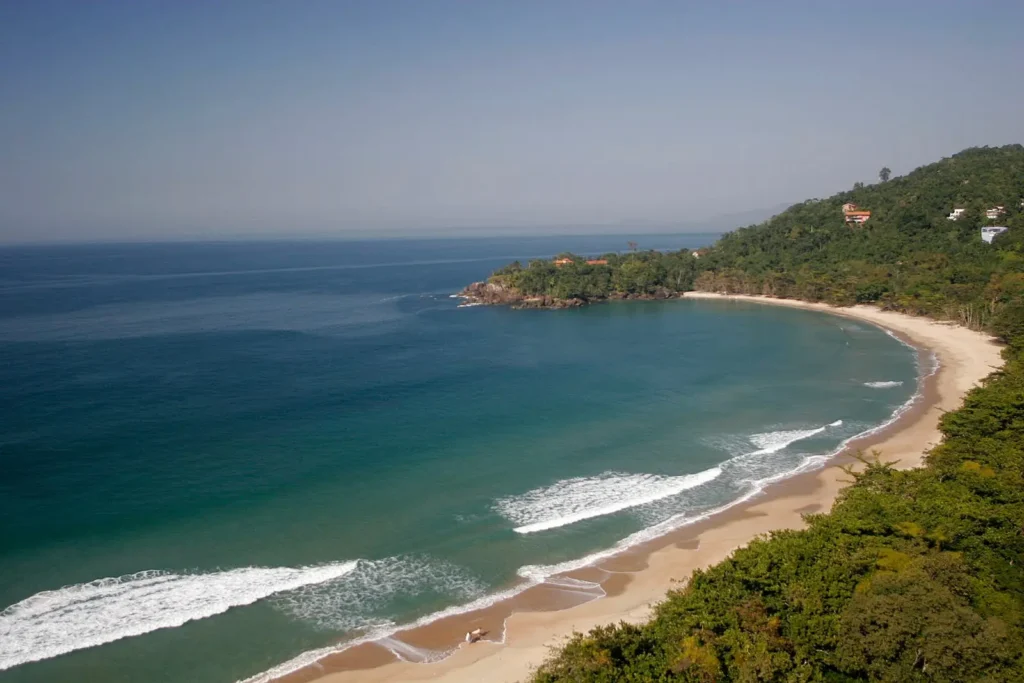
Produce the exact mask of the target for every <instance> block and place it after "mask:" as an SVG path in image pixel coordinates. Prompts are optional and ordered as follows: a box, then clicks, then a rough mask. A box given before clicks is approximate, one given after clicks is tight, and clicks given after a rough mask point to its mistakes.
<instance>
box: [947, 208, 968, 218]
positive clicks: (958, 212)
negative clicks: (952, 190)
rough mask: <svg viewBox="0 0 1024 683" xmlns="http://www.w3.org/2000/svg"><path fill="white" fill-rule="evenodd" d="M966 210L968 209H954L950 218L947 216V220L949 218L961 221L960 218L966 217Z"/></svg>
mask: <svg viewBox="0 0 1024 683" xmlns="http://www.w3.org/2000/svg"><path fill="white" fill-rule="evenodd" d="M966 210H967V209H953V212H952V213H951V214H949V215H948V216H946V218H948V219H949V220H951V221H955V220H957V219H959V218H960V216H962V215H964V211H966Z"/></svg>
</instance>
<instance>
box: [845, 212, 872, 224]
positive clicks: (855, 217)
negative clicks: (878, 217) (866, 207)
mask: <svg viewBox="0 0 1024 683" xmlns="http://www.w3.org/2000/svg"><path fill="white" fill-rule="evenodd" d="M869 218H871V212H870V211H847V212H846V222H847V223H856V224H858V225H861V224H863V223H864V222H866V221H867V219H869Z"/></svg>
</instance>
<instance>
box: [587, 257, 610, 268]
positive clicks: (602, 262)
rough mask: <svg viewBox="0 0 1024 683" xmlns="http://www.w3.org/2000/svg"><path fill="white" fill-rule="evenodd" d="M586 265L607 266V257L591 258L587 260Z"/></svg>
mask: <svg viewBox="0 0 1024 683" xmlns="http://www.w3.org/2000/svg"><path fill="white" fill-rule="evenodd" d="M587 265H588V266H607V265H608V259H606V258H592V259H589V260H588V261H587Z"/></svg>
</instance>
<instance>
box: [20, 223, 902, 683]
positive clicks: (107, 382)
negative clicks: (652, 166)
mask: <svg viewBox="0 0 1024 683" xmlns="http://www.w3.org/2000/svg"><path fill="white" fill-rule="evenodd" d="M626 239H628V238H626V237H621V238H620V237H607V236H604V237H579V236H575V237H539V238H517V239H504V238H502V239H499V238H494V239H463V240H431V241H413V240H394V241H365V242H341V241H338V242H322V243H316V242H291V243H289V242H254V243H205V244H198V243H197V244H164V245H93V246H74V247H67V246H64V247H23V248H8V249H3V250H0V358H2V361H3V362H2V363H0V609H2V610H3V611H2V612H0V683H41V682H44V681H45V682H53V681H104V682H107V683H113V682H121V681H123V682H129V681H130V682H131V683H146V682H171V681H174V682H186V681H187V682H189V683H233V682H234V681H238V680H244V679H246V678H249V677H255V678H254V679H253V680H260V674H261V672H265V671H267V670H269V669H271V668H272V667H275V666H278V665H281V664H282V663H284V662H288V661H292V662H294V663H301V662H302V661H303V659H302V655H303V653H305V652H309V651H311V650H315V649H318V648H330V647H337V646H339V644H342V643H344V642H346V641H351V640H352V639H355V638H359V637H366V636H367V635H371V636H381V635H386V634H388V633H390V632H391V631H392V630H393V629H394V628H395V627H396V626H397V625H401V624H408V623H411V622H416V621H417V620H419V621H421V622H422V621H427V620H429V619H431V618H434V616H436V615H437V614H438V613H445V612H444V610H452V609H456V610H457V609H462V608H464V606H465V605H467V604H477V605H480V604H486V603H487V601H488V600H490V599H492V598H493V596H494V595H495V594H497V593H498V592H500V591H503V590H506V589H508V588H509V587H510V586H513V585H515V584H516V582H517V581H522V579H523V578H526V579H529V580H532V581H540V580H543V579H544V577H546V576H549V575H551V574H552V573H553V572H556V571H559V570H561V569H566V568H569V567H573V566H578V565H579V564H581V563H585V562H587V561H588V559H590V560H592V559H593V557H595V556H599V555H600V554H601V553H602V552H607V551H608V550H609V549H613V548H616V547H623V546H626V545H629V544H631V543H636V542H640V541H642V540H644V539H646V538H649V537H650V536H652V535H654V534H657V533H661V532H664V531H666V530H668V529H671V528H675V527H677V526H680V525H683V524H686V523H687V522H689V521H692V520H694V519H699V518H701V517H702V516H703V515H706V514H709V513H710V512H712V511H714V510H716V509H720V508H721V507H723V506H726V505H728V504H729V503H730V502H732V501H736V500H738V499H740V498H743V497H748V496H751V495H756V494H757V492H758V491H760V490H761V489H763V488H764V487H765V486H766V485H767V484H768V483H769V482H771V481H773V480H776V479H779V478H783V477H785V476H787V475H788V474H791V473H793V472H795V471H798V470H800V469H802V468H804V469H805V468H808V467H814V466H817V465H819V464H820V463H821V462H822V460H823V459H824V458H825V457H826V456H827V455H828V454H830V453H832V452H834V451H835V450H836V449H837V448H839V447H840V445H841V444H842V443H843V442H844V440H846V439H849V438H850V437H852V436H854V435H857V434H859V433H862V432H864V431H866V430H869V429H873V428H877V427H878V426H879V425H881V424H883V423H885V422H887V421H888V420H890V419H891V418H892V416H893V414H894V412H896V411H897V410H899V409H900V407H901V406H902V405H904V404H905V403H906V402H907V401H908V400H909V399H910V398H911V397H912V396H913V395H914V392H915V391H916V388H917V381H916V378H917V375H918V368H917V365H916V354H915V353H914V351H913V350H911V349H910V348H908V347H907V346H905V345H904V344H902V343H901V342H899V341H898V340H896V339H895V338H893V337H891V336H889V335H888V334H886V333H885V332H884V331H882V330H879V329H877V328H875V327H872V326H869V325H866V324H863V323H857V322H854V321H850V320H846V319H841V318H837V317H834V316H829V315H825V314H821V313H816V312H809V311H802V310H791V309H785V308H775V307H767V306H758V305H754V304H737V303H729V302H716V301H692V300H691V301H667V302H618V303H611V304H605V305H598V306H593V307H589V308H584V309H578V310H564V311H512V310H508V309H503V308H488V307H466V306H460V301H459V300H458V299H456V298H452V296H451V295H452V294H453V293H454V292H456V291H458V290H459V289H460V288H461V287H462V286H463V285H465V284H467V283H469V282H471V281H474V280H479V279H482V278H484V277H486V276H487V275H488V274H489V273H490V272H491V271H492V270H493V269H495V268H497V267H498V266H501V265H504V264H505V263H507V262H508V261H510V260H512V259H515V258H519V259H526V258H529V257H536V256H550V255H553V254H555V253H558V252H561V251H564V250H573V251H576V252H579V253H583V254H597V253H601V252H605V251H609V250H620V249H624V248H625V242H626ZM632 239H636V240H637V241H638V242H639V243H640V246H641V248H678V247H681V246H688V247H698V246H702V245H706V244H708V243H710V242H711V241H713V239H714V236H712V235H680V236H666V235H661V236H648V237H640V238H636V237H633V238H632ZM432 615H434V616H432ZM401 654H402V656H404V657H408V658H411V659H417V658H425V657H432V656H438V655H439V653H429V652H422V651H415V650H412V649H409V650H406V651H404V652H402V653H401ZM296 658H298V659H296Z"/></svg>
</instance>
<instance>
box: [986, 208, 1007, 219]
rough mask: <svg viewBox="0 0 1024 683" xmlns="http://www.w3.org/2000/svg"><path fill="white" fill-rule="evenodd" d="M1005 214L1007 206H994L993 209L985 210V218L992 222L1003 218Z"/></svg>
mask: <svg viewBox="0 0 1024 683" xmlns="http://www.w3.org/2000/svg"><path fill="white" fill-rule="evenodd" d="M1004 213H1006V207H1005V206H1002V205H999V206H994V207H992V208H991V209H985V218H987V219H989V220H990V221H994V220H995V219H997V218H999V217H1000V216H1002V215H1003V214H1004Z"/></svg>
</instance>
